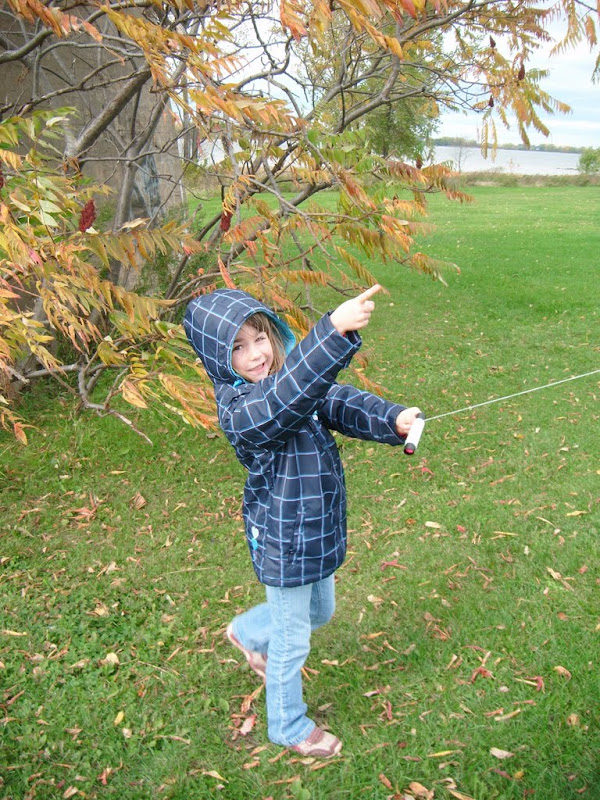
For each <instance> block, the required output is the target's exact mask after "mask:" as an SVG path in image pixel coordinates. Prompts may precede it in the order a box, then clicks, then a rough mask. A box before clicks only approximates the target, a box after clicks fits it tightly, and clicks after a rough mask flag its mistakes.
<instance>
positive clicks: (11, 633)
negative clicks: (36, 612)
mask: <svg viewBox="0 0 600 800" xmlns="http://www.w3.org/2000/svg"><path fill="white" fill-rule="evenodd" d="M2 634H3V635H4V636H27V635H28V634H27V633H26V632H21V631H9V630H7V629H6V628H3V629H2Z"/></svg>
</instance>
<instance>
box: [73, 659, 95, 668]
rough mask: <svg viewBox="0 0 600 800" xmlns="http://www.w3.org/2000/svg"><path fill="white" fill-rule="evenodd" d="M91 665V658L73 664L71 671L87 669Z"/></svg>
mask: <svg viewBox="0 0 600 800" xmlns="http://www.w3.org/2000/svg"><path fill="white" fill-rule="evenodd" d="M89 663H90V660H89V658H82V659H81V661H76V662H75V663H74V664H71V665H70V666H69V669H83V668H84V667H87V665H88V664H89Z"/></svg>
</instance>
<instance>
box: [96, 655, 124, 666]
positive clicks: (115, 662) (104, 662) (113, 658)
mask: <svg viewBox="0 0 600 800" xmlns="http://www.w3.org/2000/svg"><path fill="white" fill-rule="evenodd" d="M120 663H121V662H120V661H119V656H118V655H117V654H116V653H107V654H106V656H105V657H104V658H101V659H100V661H98V664H100V665H101V666H103V667H118V666H119V664H120Z"/></svg>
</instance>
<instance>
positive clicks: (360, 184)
mask: <svg viewBox="0 0 600 800" xmlns="http://www.w3.org/2000/svg"><path fill="white" fill-rule="evenodd" d="M0 13H1V14H2V15H3V18H2V22H3V26H4V28H5V29H6V30H7V31H8V33H7V37H5V39H4V40H3V43H2V45H1V47H2V48H3V49H2V50H0V64H2V63H4V64H10V63H20V64H21V65H22V66H23V68H24V70H25V72H26V73H27V72H28V71H29V72H31V71H32V70H33V69H34V64H33V61H32V60H31V57H32V54H37V56H36V58H37V61H36V65H37V66H36V67H35V69H36V70H38V72H39V71H40V70H41V74H43V71H44V65H45V63H46V62H47V60H48V59H49V58H50V57H51V56H52V54H53V48H56V45H57V43H58V42H60V43H61V44H62V43H69V44H70V46H72V48H73V53H74V54H75V55H77V53H78V49H77V48H82V47H85V48H86V51H85V52H86V53H87V52H88V50H91V49H94V48H96V49H97V53H98V60H97V63H98V64H99V66H95V67H94V68H93V70H91V71H90V72H89V73H88V74H87V75H77V76H76V80H75V79H74V80H73V81H72V82H71V83H68V78H67V76H65V77H64V81H65V85H64V87H62V88H54V85H53V86H52V87H51V88H45V89H44V88H41V87H43V86H45V84H44V81H42V80H37V81H32V82H31V89H30V96H28V97H27V98H24V95H26V94H27V91H29V90H28V89H24V90H23V91H22V92H20V93H18V96H16V97H15V99H14V100H9V101H7V102H6V104H5V106H4V107H3V108H2V109H1V110H2V113H3V120H4V121H3V122H2V123H0V169H1V171H0V220H1V223H2V232H1V233H0V375H1V381H2V385H1V386H0V389H1V390H2V393H1V396H0V400H1V402H2V404H3V405H2V406H1V407H0V408H2V409H3V410H2V411H1V414H2V416H1V417H0V419H1V421H2V424H3V425H4V426H5V427H11V426H12V427H13V429H14V431H15V433H16V434H17V435H18V436H19V438H21V439H24V432H23V427H22V425H21V423H20V422H19V419H18V417H17V416H16V415H15V411H14V401H15V398H16V397H17V394H18V391H19V390H20V389H22V388H23V387H24V386H27V385H28V384H29V383H30V382H31V381H32V380H33V379H34V378H43V377H47V376H53V377H54V378H56V379H58V380H61V381H64V382H66V385H68V387H69V388H70V389H71V390H72V391H73V392H74V393H75V394H76V395H77V397H78V398H79V402H80V403H81V404H82V405H83V406H84V407H87V408H91V409H94V410H96V411H98V412H99V413H110V414H117V415H118V416H119V417H120V418H122V419H123V420H124V421H126V422H128V423H129V424H131V423H130V420H128V419H127V417H126V416H125V415H124V414H123V411H122V407H121V410H118V403H115V400H116V398H117V397H120V398H122V399H123V400H125V401H126V402H127V403H128V404H130V405H132V406H134V407H137V408H144V407H145V406H146V405H148V403H150V402H156V401H160V402H162V403H163V404H166V406H167V407H168V408H169V409H170V410H171V411H172V412H174V413H178V414H180V415H181V416H182V418H183V419H184V420H186V421H187V422H189V423H192V424H201V425H209V424H210V421H211V414H212V405H211V399H210V392H209V391H208V387H206V384H205V383H202V381H203V378H202V375H201V371H200V370H197V367H196V365H195V363H194V361H193V359H192V354H191V352H190V351H189V349H188V348H187V346H186V344H185V340H184V337H183V334H182V331H181V329H180V327H179V326H178V325H177V324H176V320H177V311H178V309H180V308H181V307H182V306H183V305H184V304H185V303H186V302H187V300H188V299H189V298H190V297H191V296H193V294H195V293H197V292H201V291H206V290H210V289H211V288H214V286H216V285H223V284H224V285H227V286H242V287H244V288H247V289H248V290H249V291H251V292H253V293H255V294H256V295H257V296H259V297H261V298H262V299H264V300H265V301H266V302H267V303H268V304H270V305H272V306H274V307H276V308H277V309H278V310H279V312H280V313H282V314H284V315H285V316H286V317H287V319H288V321H289V322H290V324H292V325H293V326H294V327H295V328H296V329H297V331H298V332H299V333H300V334H303V333H304V332H305V331H306V330H307V329H308V327H309V326H310V324H311V321H312V319H313V318H314V315H315V314H316V313H318V308H317V306H318V303H315V302H314V301H313V298H312V295H311V287H330V291H331V290H336V291H337V292H339V293H342V294H343V293H344V292H352V291H355V290H356V289H357V288H359V287H360V288H363V287H364V286H365V285H369V284H372V283H374V282H375V281H376V276H375V275H373V274H372V273H371V271H370V270H369V269H367V268H366V266H365V263H364V262H365V258H368V259H371V260H373V261H375V262H377V261H388V262H389V261H391V262H396V263H398V264H399V265H402V266H405V267H408V268H411V269H415V270H418V271H420V272H422V273H424V274H428V275H431V276H433V277H436V278H439V277H441V271H442V268H443V265H441V264H439V263H437V262H435V261H434V260H432V259H431V258H429V257H428V256H426V255H425V254H423V253H422V252H419V251H418V249H417V239H418V237H419V236H421V235H423V234H424V233H426V228H425V226H424V224H423V221H422V220H423V216H424V215H425V214H426V210H427V205H426V199H427V195H428V194H429V193H431V192H445V194H446V195H447V196H448V197H449V198H451V199H459V200H462V199H465V198H464V196H463V195H462V194H461V193H460V192H458V191H457V190H456V187H455V185H454V182H453V176H452V174H451V173H450V172H449V170H448V169H447V168H446V167H444V166H442V165H435V164H428V165H425V166H423V163H424V162H423V159H422V157H421V155H420V156H419V158H418V159H417V163H418V165H419V166H418V167H416V166H413V165H412V164H409V163H404V162H403V161H402V160H398V159H387V158H384V157H382V156H380V155H379V154H377V153H376V152H372V149H371V145H370V135H369V114H370V113H371V112H373V111H375V110H377V109H381V108H385V107H387V106H389V105H391V104H402V103H403V102H408V101H409V100H410V102H411V103H412V106H411V107H412V109H413V110H414V108H415V103H417V107H418V109H419V113H420V114H421V115H423V117H427V118H429V119H432V120H435V118H436V117H437V116H438V115H439V114H440V112H441V111H442V110H443V109H444V108H452V109H460V108H465V109H467V108H468V109H476V110H478V111H479V112H480V113H481V117H480V119H481V126H480V131H481V140H482V146H483V148H484V149H487V148H488V147H490V146H494V144H495V140H496V123H497V122H500V123H501V124H508V123H509V120H510V119H511V118H512V117H514V118H515V119H516V120H517V123H516V124H517V126H518V129H519V132H520V135H521V137H522V139H523V140H524V141H527V131H528V129H530V128H534V129H537V130H538V131H542V132H547V131H546V129H545V126H544V124H543V123H542V121H541V119H540V117H539V110H540V109H543V110H545V111H559V112H560V111H566V110H567V108H566V106H564V104H561V103H560V101H558V100H555V99H553V98H551V97H549V96H548V94H547V93H546V92H544V90H543V89H542V87H541V83H540V82H541V80H542V79H543V77H544V73H543V72H541V71H540V70H536V69H533V68H529V66H528V62H529V61H530V59H531V57H532V55H533V54H535V51H536V50H537V49H538V48H539V47H540V46H541V45H542V44H545V43H546V42H547V41H548V39H549V33H548V29H549V25H550V23H551V22H552V21H553V20H555V19H556V18H558V17H560V16H561V15H562V18H563V19H564V20H565V28H564V30H565V35H564V37H563V38H562V40H561V41H559V42H557V43H556V48H557V50H558V51H559V52H560V51H562V50H564V49H566V48H568V47H569V46H570V45H571V44H573V43H576V42H578V41H579V40H580V39H581V38H582V37H586V38H587V40H588V41H589V42H590V44H591V45H592V46H595V45H596V25H597V16H598V15H597V12H596V11H594V10H591V9H590V8H588V7H586V6H583V5H579V4H578V3H572V2H568V1H567V0H562V2H559V3H557V4H556V5H555V6H548V4H547V3H543V2H536V1H535V0H527V2H524V3H521V4H519V5H518V6H517V7H515V5H514V4H513V3H511V2H508V1H507V0H506V1H505V0H501V2H498V3H495V4H493V5H490V4H488V3H477V2H476V3H462V2H458V0H434V2H425V0H336V2H335V3H329V2H325V3H324V2H315V3H307V2H304V0H280V2H279V3H275V2H273V3H263V4H261V5H260V6H258V5H257V4H247V3H241V2H237V0H233V1H232V2H230V3H227V4H221V3H208V4H196V3H194V2H188V3H180V2H166V3H161V4H155V3H149V4H145V5H143V6H140V5H138V4H136V5H135V7H131V8H128V7H119V6H115V5H105V4H102V3H100V2H97V0H91V2H86V3H79V2H74V3H71V4H70V5H69V10H68V11H63V10H61V9H60V8H58V7H56V6H48V5H46V4H43V3H40V2H37V0H9V2H8V3H7V4H5V7H4V9H3V10H2V11H1V12H0ZM8 23H10V24H8ZM15 31H17V33H15ZM491 34H493V36H492V35H491ZM11 37H12V38H11ZM117 37H118V39H119V41H120V42H122V44H123V47H122V49H121V50H120V52H119V53H116V51H114V41H116V39H117ZM257 54H258V56H257ZM115 55H116V56H117V57H116V58H114V56H115ZM88 61H89V62H90V63H91V59H87V56H86V59H84V60H82V61H81V64H83V63H84V62H85V63H86V64H87V63H88ZM119 65H120V66H119ZM81 68H82V69H83V67H81ZM119 69H121V70H122V72H121V73H118V72H115V70H117V71H118V70H119ZM50 72H51V70H50V69H49V70H48V75H50ZM99 77H102V78H103V81H102V82H101V85H102V87H103V91H105V92H107V91H108V89H107V88H106V87H109V88H110V90H111V91H112V95H111V96H110V97H109V99H108V100H107V101H106V103H102V104H96V105H97V106H99V107H95V104H94V103H93V102H86V103H80V102H78V100H77V98H79V97H80V95H81V94H82V93H85V92H87V91H90V92H93V91H94V87H95V86H96V91H98V89H97V85H98V84H97V83H95V81H97V79H98V78H99ZM48 80H50V78H49V79H48ZM49 85H50V84H49V83H48V86H49ZM144 91H145V92H146V94H147V97H150V98H151V102H152V103H154V106H153V107H152V109H151V113H150V115H149V117H148V120H147V122H145V123H144V125H143V126H140V127H139V129H136V132H135V136H132V138H131V139H130V140H128V141H125V142H124V143H123V144H122V146H121V145H120V150H119V151H118V157H117V156H115V159H116V160H115V163H114V165H113V167H112V169H113V175H114V174H115V172H116V173H117V174H119V175H121V174H122V175H123V179H122V181H121V182H120V183H121V185H120V186H119V187H117V190H116V191H117V194H118V203H117V212H116V215H115V219H114V220H113V221H112V224H108V225H107V226H104V227H103V226H98V227H96V223H97V216H96V215H97V204H98V202H99V200H100V199H101V198H102V196H103V195H106V193H107V192H108V189H107V187H106V186H105V185H103V184H102V183H100V184H95V185H94V184H92V183H90V182H89V181H88V180H86V179H85V176H86V169H87V165H88V163H91V161H92V160H93V158H96V159H97V161H98V163H100V162H105V161H110V158H106V157H104V156H102V157H100V156H97V155H96V156H94V155H93V147H94V145H95V143H97V142H99V141H101V140H102V137H106V136H107V132H108V131H110V130H111V128H110V125H113V124H116V123H117V121H118V119H119V115H120V114H123V113H124V111H125V110H126V109H128V108H131V107H134V108H137V107H138V106H136V105H135V104H136V103H138V104H139V103H140V98H141V97H142V94H141V93H142V92H144ZM90 97H93V95H90ZM65 100H66V101H67V102H70V103H71V105H77V107H78V108H81V109H82V111H81V112H80V113H83V114H88V117H86V118H85V119H83V120H79V122H78V117H77V115H75V114H73V113H72V112H70V111H63V110H61V111H59V110H57V109H58V108H59V106H57V104H61V106H60V107H62V105H64V104H65ZM48 107H53V108H54V111H47V110H45V111H41V110H40V109H41V108H46V109H47V108H48ZM161 119H162V120H163V121H164V120H167V122H169V121H170V122H171V123H172V124H171V125H170V127H171V128H172V129H173V132H174V135H173V140H172V141H171V142H170V143H169V146H171V145H172V146H174V147H177V146H178V142H182V143H183V144H182V147H181V153H182V154H183V155H182V159H183V162H185V163H189V164H192V165H193V166H194V167H197V166H198V164H200V165H201V168H202V170H203V172H204V174H205V176H206V178H207V180H210V181H211V182H212V183H211V185H212V186H218V187H220V189H221V197H222V204H221V208H220V210H219V212H218V213H216V214H214V215H213V216H212V217H211V218H209V219H207V220H205V221H204V220H203V223H204V224H203V227H202V228H201V229H200V230H199V231H198V230H197V229H196V230H195V231H194V233H193V234H192V227H191V226H190V225H189V224H188V220H186V219H184V220H183V222H182V223H181V224H179V225H177V224H175V223H173V222H169V223H165V222H164V217H162V215H161V214H160V213H158V210H157V212H156V213H152V214H151V215H150V216H149V217H143V218H140V217H139V216H136V215H134V214H133V213H132V210H131V209H132V203H131V192H132V191H133V189H132V186H133V179H134V177H135V175H136V174H138V173H139V172H140V171H141V166H142V165H143V164H145V163H147V161H148V159H150V157H151V156H153V154H154V153H155V152H159V151H160V150H161V149H163V150H164V149H166V147H167V145H166V144H164V145H153V144H152V143H153V138H152V136H154V134H155V132H156V131H157V130H158V127H157V126H158V124H159V121H160V120H161ZM78 126H79V127H78ZM167 127H169V126H168V125H167ZM131 129H132V130H133V127H132V128H131ZM121 139H122V131H121V132H120V134H119V136H116V135H114V136H113V137H112V141H115V142H120V141H121ZM190 142H191V143H192V144H193V147H192V149H191V150H190V148H189V145H190ZM184 145H185V146H184ZM153 148H154V149H153ZM185 163H184V167H185ZM152 179H153V180H155V182H156V183H157V184H158V193H159V194H160V196H161V201H162V198H163V197H165V196H166V194H167V190H168V191H169V192H171V193H172V192H173V187H172V186H170V185H169V176H168V175H155V176H153V178H152ZM390 187H393V191H391V190H390ZM328 189H332V190H335V193H336V194H335V197H336V202H335V204H334V207H333V208H332V204H331V203H324V202H322V201H320V199H319V198H320V196H321V193H322V192H323V191H325V190H328ZM113 191H114V190H113ZM127 193H129V194H127ZM161 193H162V194H161ZM165 202H166V201H165ZM157 253H160V254H162V255H163V256H164V257H166V258H168V259H169V270H170V272H169V281H168V287H167V288H166V290H164V291H163V293H162V294H161V296H158V297H149V296H147V295H145V294H143V293H142V292H141V290H139V288H138V290H136V286H137V284H138V282H137V281H136V279H135V276H136V275H139V271H140V266H141V264H143V263H144V262H151V261H152V260H153V259H154V258H155V257H156V255H157ZM199 253H202V254H203V255H204V261H203V266H202V267H201V268H199V267H198V264H197V262H195V261H194V256H195V255H196V254H199ZM206 265H208V266H206ZM132 276H133V277H132Z"/></svg>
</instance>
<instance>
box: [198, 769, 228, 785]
mask: <svg viewBox="0 0 600 800" xmlns="http://www.w3.org/2000/svg"><path fill="white" fill-rule="evenodd" d="M202 774H203V775H206V777H207V778H214V779H215V780H217V781H224V782H225V783H229V781H228V780H227V778H223V776H222V775H219V773H218V772H217V771H216V770H215V769H203V770H202Z"/></svg>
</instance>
